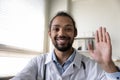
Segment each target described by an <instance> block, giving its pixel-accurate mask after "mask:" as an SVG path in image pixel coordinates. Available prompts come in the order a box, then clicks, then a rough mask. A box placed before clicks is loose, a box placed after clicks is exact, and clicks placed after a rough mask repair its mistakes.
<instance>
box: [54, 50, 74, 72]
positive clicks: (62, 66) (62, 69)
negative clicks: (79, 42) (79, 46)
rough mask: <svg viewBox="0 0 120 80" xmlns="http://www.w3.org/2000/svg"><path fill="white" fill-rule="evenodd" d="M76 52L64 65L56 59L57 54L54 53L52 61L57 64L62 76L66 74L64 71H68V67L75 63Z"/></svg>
mask: <svg viewBox="0 0 120 80" xmlns="http://www.w3.org/2000/svg"><path fill="white" fill-rule="evenodd" d="M75 54H76V51H75V50H74V52H73V53H72V55H71V56H70V57H69V58H68V59H67V61H65V63H64V64H62V65H61V64H60V63H59V62H58V60H57V58H56V55H55V53H54V52H53V53H52V60H53V62H54V63H55V65H56V67H57V69H58V71H59V73H60V74H62V73H64V71H65V70H66V69H67V67H68V66H69V65H70V64H71V63H72V62H73V60H74V57H75Z"/></svg>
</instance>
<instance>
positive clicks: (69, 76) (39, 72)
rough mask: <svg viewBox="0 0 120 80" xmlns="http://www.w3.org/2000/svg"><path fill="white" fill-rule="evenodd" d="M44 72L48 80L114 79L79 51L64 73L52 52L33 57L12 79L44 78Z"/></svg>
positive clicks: (33, 79) (35, 79) (29, 79)
mask: <svg viewBox="0 0 120 80" xmlns="http://www.w3.org/2000/svg"><path fill="white" fill-rule="evenodd" d="M81 62H83V63H84V64H85V65H83V64H82V63H81ZM45 64H46V65H47V66H46V71H44V65H45ZM44 73H46V80H112V79H108V78H107V76H106V75H105V72H104V71H103V70H102V69H101V68H100V66H99V65H98V64H97V63H96V62H95V61H94V60H91V59H89V58H87V57H85V56H83V55H81V54H79V53H78V52H76V56H75V58H74V61H73V62H72V63H71V64H70V65H69V67H68V68H67V69H66V70H65V72H64V73H63V74H62V75H60V74H59V72H58V70H57V68H56V65H55V64H54V62H53V60H52V53H48V54H42V55H40V56H38V57H36V58H33V59H32V60H31V61H30V62H29V63H28V65H27V66H26V67H25V68H24V69H23V70H22V71H21V72H20V73H19V74H17V75H16V76H15V77H14V78H12V79H11V80H43V76H44ZM116 80H117V79H116Z"/></svg>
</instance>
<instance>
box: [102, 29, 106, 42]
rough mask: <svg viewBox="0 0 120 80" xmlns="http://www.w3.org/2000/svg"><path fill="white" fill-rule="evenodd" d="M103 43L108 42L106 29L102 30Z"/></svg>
mask: <svg viewBox="0 0 120 80" xmlns="http://www.w3.org/2000/svg"><path fill="white" fill-rule="evenodd" d="M102 37H103V42H106V28H102Z"/></svg>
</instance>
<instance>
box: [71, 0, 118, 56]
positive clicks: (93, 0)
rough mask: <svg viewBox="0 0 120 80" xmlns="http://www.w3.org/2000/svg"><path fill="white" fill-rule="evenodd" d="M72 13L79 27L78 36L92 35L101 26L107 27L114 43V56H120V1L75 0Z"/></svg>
mask: <svg viewBox="0 0 120 80" xmlns="http://www.w3.org/2000/svg"><path fill="white" fill-rule="evenodd" d="M71 10H72V11H71V13H72V14H73V15H74V18H75V20H76V23H77V27H78V37H79V36H81V35H90V34H92V32H95V30H96V29H98V27H100V26H104V27H107V30H108V31H109V33H110V35H111V40H112V44H113V56H120V42H119V41H120V37H119V34H120V31H119V30H120V22H119V21H120V1H119V0H74V1H72V9H71Z"/></svg>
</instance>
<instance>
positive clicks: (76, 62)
mask: <svg viewBox="0 0 120 80" xmlns="http://www.w3.org/2000/svg"><path fill="white" fill-rule="evenodd" d="M74 50H75V52H76V55H75V58H74V60H73V64H74V65H75V66H77V67H78V68H80V65H81V61H82V55H81V54H80V53H79V52H78V51H77V50H76V49H74ZM53 52H54V50H52V51H51V52H50V53H48V54H47V56H46V61H45V64H48V63H50V62H53V60H52V53H53Z"/></svg>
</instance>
